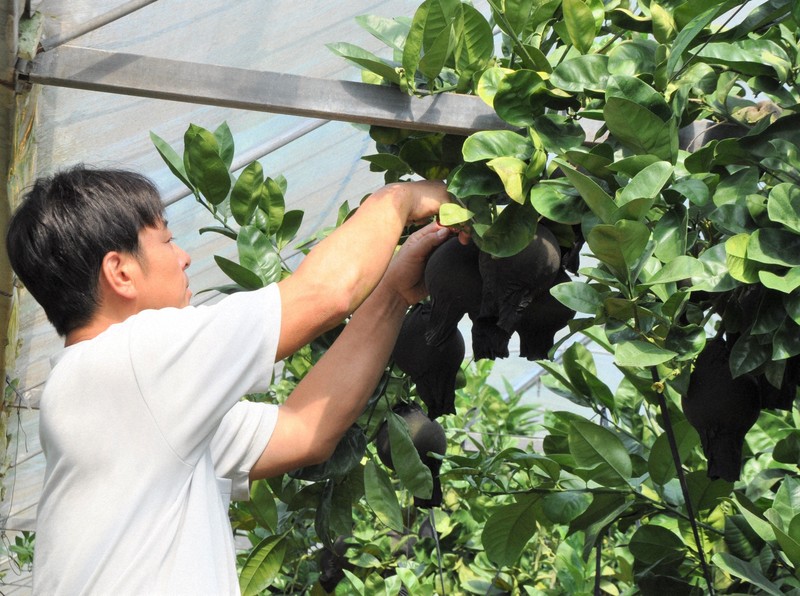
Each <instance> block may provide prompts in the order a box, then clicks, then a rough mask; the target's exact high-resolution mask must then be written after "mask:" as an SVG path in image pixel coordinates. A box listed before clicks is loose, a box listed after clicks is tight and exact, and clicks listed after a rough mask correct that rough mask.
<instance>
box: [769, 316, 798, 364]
mask: <svg viewBox="0 0 800 596" xmlns="http://www.w3.org/2000/svg"><path fill="white" fill-rule="evenodd" d="M797 354H800V326H798V324H797V323H795V322H794V321H793V320H792V319H791V318H789V317H786V318H784V319H783V322H782V323H781V325H780V327H778V329H777V330H776V331H775V335H773V336H772V359H773V360H785V359H787V358H791V357H792V356H796V355H797Z"/></svg>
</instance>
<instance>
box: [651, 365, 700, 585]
mask: <svg viewBox="0 0 800 596" xmlns="http://www.w3.org/2000/svg"><path fill="white" fill-rule="evenodd" d="M650 373H651V375H652V377H653V382H654V383H657V382H658V381H659V378H658V370H657V369H656V367H655V366H652V367H650ZM656 395H657V396H658V405H659V407H660V408H661V417H662V418H663V419H664V431H665V432H666V433H667V441H668V442H669V449H670V451H671V452H672V461H673V462H675V471H676V472H677V473H678V481H679V482H680V485H681V492H682V493H683V500H684V502H685V503H686V512H687V513H688V514H689V523H690V524H691V526H692V534H693V535H694V542H695V545H696V546H697V556H698V557H699V558H700V565H701V566H702V568H703V577H704V578H705V580H706V587H707V588H708V593H709V594H710V596H714V582H713V580H712V578H711V570H710V569H709V568H708V564H707V563H706V557H705V554H704V553H703V544H702V542H701V541H700V532H699V530H698V529H697V517H696V516H695V513H694V505H693V504H692V499H691V497H690V495H689V485H688V484H687V482H686V475H685V474H684V473H683V466H682V465H681V458H680V454H679V453H678V443H677V441H676V440H675V431H674V430H673V428H672V421H671V420H670V415H669V408H668V406H667V398H666V397H664V392H663V391H659V392H657V393H656Z"/></svg>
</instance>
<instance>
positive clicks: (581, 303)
mask: <svg viewBox="0 0 800 596" xmlns="http://www.w3.org/2000/svg"><path fill="white" fill-rule="evenodd" d="M550 294H551V295H552V296H553V297H555V299H556V300H558V301H559V302H560V303H561V304H563V305H564V306H566V307H567V308H570V309H572V310H574V311H575V312H582V313H587V314H590V315H594V314H597V311H598V309H599V308H600V307H601V306H602V305H603V297H602V295H601V294H600V292H598V291H597V290H596V289H595V288H594V287H593V286H591V285H589V284H587V283H585V282H582V281H572V282H566V283H562V284H558V285H557V286H553V287H552V288H550Z"/></svg>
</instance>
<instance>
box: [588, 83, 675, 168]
mask: <svg viewBox="0 0 800 596" xmlns="http://www.w3.org/2000/svg"><path fill="white" fill-rule="evenodd" d="M603 116H604V117H605V121H606V126H607V127H608V130H609V131H610V132H611V134H612V135H613V136H614V137H616V138H617V139H619V141H620V142H621V143H623V144H624V145H626V146H628V147H629V148H630V149H632V150H633V151H635V152H636V153H643V154H648V153H649V154H653V155H655V156H657V157H659V158H660V159H662V160H666V161H669V162H670V163H674V162H675V160H676V159H677V155H678V126H677V121H676V120H675V119H674V118H673V119H670V120H668V121H666V122H665V121H663V120H662V119H661V118H660V117H659V116H657V115H655V114H654V113H653V112H651V111H650V110H648V109H647V108H644V107H642V106H640V105H638V104H637V103H635V102H633V101H630V100H628V99H623V98H621V97H607V98H606V104H605V106H604V108H603Z"/></svg>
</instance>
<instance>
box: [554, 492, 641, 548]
mask: <svg viewBox="0 0 800 596" xmlns="http://www.w3.org/2000/svg"><path fill="white" fill-rule="evenodd" d="M631 505H632V502H631V501H630V500H628V499H626V498H625V497H624V496H623V495H620V494H603V493H599V492H598V493H595V494H594V500H593V501H592V504H591V505H589V508H588V509H587V510H586V511H585V512H584V513H583V515H579V516H578V517H577V518H575V519H574V520H573V521H572V523H570V525H569V530H568V534H570V535H571V534H574V533H575V532H579V531H584V533H585V535H586V539H585V541H584V545H583V558H584V560H588V559H589V554H590V553H591V551H592V549H593V548H594V545H595V543H596V541H597V539H598V537H599V536H600V533H601V532H603V531H604V530H605V529H606V528H607V527H608V525H609V524H611V523H614V522H615V521H617V520H619V519H620V517H621V516H622V514H623V513H624V512H625V511H626V510H628V509H629V508H630V507H631Z"/></svg>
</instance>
